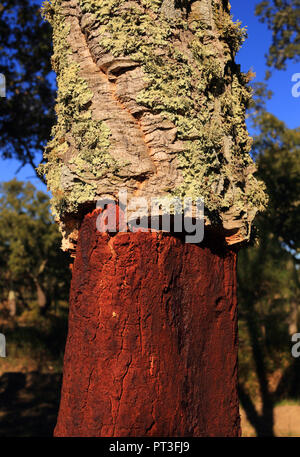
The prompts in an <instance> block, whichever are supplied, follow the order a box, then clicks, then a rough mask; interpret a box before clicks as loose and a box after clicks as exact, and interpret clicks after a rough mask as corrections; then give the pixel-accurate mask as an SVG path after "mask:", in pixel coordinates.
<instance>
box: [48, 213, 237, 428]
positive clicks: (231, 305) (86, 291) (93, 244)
mask: <svg viewBox="0 0 300 457" xmlns="http://www.w3.org/2000/svg"><path fill="white" fill-rule="evenodd" d="M235 268H236V254H235V252H233V251H232V250H231V249H228V248H227V247H225V246H224V245H223V244H222V240H220V239H218V238H216V237H215V236H212V235H209V234H207V236H206V242H205V243H204V244H201V245H194V244H187V243H185V242H184V241H183V240H182V239H180V238H179V237H175V236H173V235H172V234H167V233H164V234H161V233H149V232H147V233H141V232H140V233H118V234H116V235H115V236H110V235H109V234H103V233H99V232H97V229H96V215H95V214H94V215H87V216H86V217H85V219H84V222H83V224H82V227H81V230H80V235H79V242H78V248H77V253H76V260H75V264H74V268H73V279H72V286H71V297H70V315H69V334H68V338H67V345H66V351H65V359H64V375H63V387H62V395H61V404H60V410H59V416H58V422H57V426H56V429H55V435H56V436H98V437H99V436H239V434H240V418H239V406H238V396H237V352H238V344H237V307H236V272H235Z"/></svg>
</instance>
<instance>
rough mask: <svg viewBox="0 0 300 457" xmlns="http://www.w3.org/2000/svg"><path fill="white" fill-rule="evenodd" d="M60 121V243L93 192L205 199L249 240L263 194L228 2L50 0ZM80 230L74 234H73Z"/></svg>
mask: <svg viewBox="0 0 300 457" xmlns="http://www.w3.org/2000/svg"><path fill="white" fill-rule="evenodd" d="M45 15H46V17H47V19H48V20H49V21H50V22H51V24H52V26H53V39H54V56H53V65H54V69H55V71H56V72H57V77H58V98H57V116H58V120H57V125H56V126H55V127H54V130H53V139H52V140H51V141H50V142H49V144H48V147H47V149H46V153H45V159H46V160H47V163H46V165H43V166H42V167H41V172H42V173H45V174H46V178H47V182H48V187H49V189H50V190H51V191H52V194H53V201H52V203H53V212H54V214H55V215H56V218H57V220H58V221H59V222H60V226H61V228H62V231H63V234H64V239H65V244H64V247H65V249H68V248H71V247H72V241H74V240H75V241H76V237H77V233H78V232H77V229H78V227H79V225H80V221H81V219H82V215H83V214H85V213H86V212H88V210H89V209H90V208H91V207H93V205H94V206H95V203H96V201H97V200H99V199H101V198H104V197H107V196H109V197H110V198H112V199H117V196H118V191H119V190H120V188H121V189H126V190H127V191H128V193H129V199H130V198H132V197H136V196H139V197H144V198H146V199H147V200H150V198H151V197H153V196H155V197H172V196H178V197H179V198H184V197H191V198H193V199H195V198H197V197H202V198H203V199H204V202H205V218H206V225H211V224H213V225H216V224H217V225H220V226H222V227H223V229H224V233H227V234H228V233H230V234H232V235H233V238H232V243H236V242H241V241H243V240H248V239H249V237H250V233H251V222H252V220H253V218H254V216H255V214H256V213H257V211H259V210H262V209H263V207H264V205H265V203H266V197H265V194H264V187H263V185H262V184H261V183H260V182H259V181H257V179H256V178H255V177H254V172H255V166H254V163H253V161H252V159H251V157H250V155H249V151H250V149H251V138H250V137H249V135H248V132H247V129H246V125H245V109H246V107H247V105H248V103H249V99H250V97H251V90H250V89H249V87H248V81H249V79H250V78H251V75H250V74H247V75H246V74H243V73H241V71H240V68H239V66H238V65H236V64H235V61H234V56H235V53H236V52H237V50H238V49H239V47H240V45H241V43H242V41H243V39H244V35H245V32H244V31H243V30H242V29H241V28H240V27H239V24H238V23H234V22H233V21H232V19H231V16H230V9H229V3H228V2H227V1H223V0H222V1H221V0H200V1H188V2H175V1H173V0H164V1H162V0H140V1H125V0H68V1H66V0H54V1H52V2H51V3H48V4H47V2H46V5H45ZM72 232H73V233H72Z"/></svg>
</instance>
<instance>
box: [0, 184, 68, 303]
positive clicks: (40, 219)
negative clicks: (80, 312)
mask: <svg viewBox="0 0 300 457" xmlns="http://www.w3.org/2000/svg"><path fill="white" fill-rule="evenodd" d="M60 242H61V236H60V234H59V232H58V229H57V227H56V225H55V224H54V223H53V219H52V216H51V215H50V212H49V198H48V196H47V195H46V194H44V193H43V192H40V191H37V190H36V189H35V187H34V186H33V185H32V184H30V183H26V184H25V183H23V182H20V181H17V180H16V179H14V180H12V181H9V182H6V183H2V184H1V187H0V252H1V264H0V269H1V277H2V280H3V283H2V288H1V292H2V297H1V298H2V299H5V298H6V297H7V294H8V291H9V290H14V291H17V292H18V294H19V296H23V294H24V291H25V295H26V296H27V297H28V296H29V297H30V296H31V297H35V298H37V297H36V293H35V291H36V290H37V289H38V288H39V289H40V294H41V295H43V294H44V296H45V298H46V300H45V303H44V304H43V305H42V304H41V303H39V304H40V306H46V305H47V302H48V305H50V302H51V301H53V300H57V299H58V298H61V299H64V298H67V294H68V284H69V276H70V274H69V270H68V258H67V256H66V254H64V253H62V252H61V250H60ZM29 292H31V294H30V293H29Z"/></svg>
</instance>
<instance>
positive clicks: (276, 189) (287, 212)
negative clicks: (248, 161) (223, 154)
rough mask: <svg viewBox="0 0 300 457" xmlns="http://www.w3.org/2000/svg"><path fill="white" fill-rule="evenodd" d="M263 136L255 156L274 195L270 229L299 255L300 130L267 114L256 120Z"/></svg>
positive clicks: (270, 210)
mask: <svg viewBox="0 0 300 457" xmlns="http://www.w3.org/2000/svg"><path fill="white" fill-rule="evenodd" d="M255 124H256V126H257V127H259V135H257V136H256V137H255V141H254V148H253V151H254V154H256V156H257V164H258V167H259V174H260V176H261V178H262V179H263V180H264V182H265V183H266V185H267V189H268V192H269V195H270V202H269V207H268V219H269V220H270V221H272V224H271V227H270V229H271V230H272V232H273V233H274V235H275V236H277V237H278V238H279V239H280V240H281V241H282V242H284V243H285V244H286V245H287V246H288V247H289V248H290V249H292V250H293V251H295V253H299V252H300V202H299V195H300V128H296V129H289V128H288V127H287V126H286V125H285V123H284V122H282V121H280V120H279V119H277V118H276V117H275V116H274V115H273V114H270V113H268V112H266V111H263V112H262V113H261V114H260V115H259V116H258V117H257V118H256V120H255Z"/></svg>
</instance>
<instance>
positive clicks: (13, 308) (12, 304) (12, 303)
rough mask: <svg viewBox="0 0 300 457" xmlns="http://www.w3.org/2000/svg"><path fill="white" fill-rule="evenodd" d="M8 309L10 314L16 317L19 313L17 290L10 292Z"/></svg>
mask: <svg viewBox="0 0 300 457" xmlns="http://www.w3.org/2000/svg"><path fill="white" fill-rule="evenodd" d="M8 309H9V315H10V316H11V317H15V315H16V314H17V300H16V292H15V291H14V290H10V291H9V293H8Z"/></svg>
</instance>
